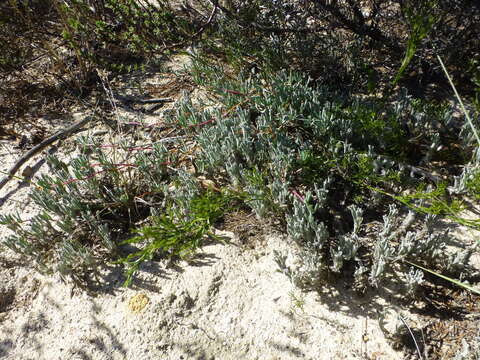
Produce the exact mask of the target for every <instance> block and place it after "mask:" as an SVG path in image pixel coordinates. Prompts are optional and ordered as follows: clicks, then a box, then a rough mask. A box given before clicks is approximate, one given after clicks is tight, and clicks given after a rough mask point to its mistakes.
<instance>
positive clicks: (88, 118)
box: [0, 116, 94, 190]
mask: <svg viewBox="0 0 480 360" xmlns="http://www.w3.org/2000/svg"><path fill="white" fill-rule="evenodd" d="M93 118H94V117H93V116H86V117H85V118H83V119H82V120H80V121H78V122H76V123H75V124H73V125H71V126H69V127H67V128H66V129H63V130H60V131H59V132H57V133H56V134H54V135H52V136H50V137H49V138H47V139H45V140H43V141H42V142H41V143H39V144H37V145H35V146H34V147H33V148H31V149H30V150H29V151H28V152H27V153H26V154H25V155H23V156H22V157H21V158H20V159H18V160H17V162H16V163H15V164H14V165H13V166H12V168H11V169H10V171H9V172H8V173H7V176H6V177H5V178H3V179H2V181H0V190H1V189H2V188H3V187H4V186H5V185H6V184H7V183H8V182H9V181H10V180H11V179H12V178H13V177H14V176H15V174H16V172H17V171H18V169H20V167H21V166H22V165H23V164H25V163H26V162H27V161H28V160H30V158H31V157H32V156H34V155H35V154H37V153H39V152H40V151H42V150H43V149H44V148H46V147H47V146H48V145H50V144H52V143H54V142H55V141H57V140H61V139H65V138H66V137H68V136H70V135H72V134H73V133H75V132H76V131H77V130H78V129H80V128H81V127H82V126H84V125H85V124H87V123H88V122H90V121H91V120H92V119H93Z"/></svg>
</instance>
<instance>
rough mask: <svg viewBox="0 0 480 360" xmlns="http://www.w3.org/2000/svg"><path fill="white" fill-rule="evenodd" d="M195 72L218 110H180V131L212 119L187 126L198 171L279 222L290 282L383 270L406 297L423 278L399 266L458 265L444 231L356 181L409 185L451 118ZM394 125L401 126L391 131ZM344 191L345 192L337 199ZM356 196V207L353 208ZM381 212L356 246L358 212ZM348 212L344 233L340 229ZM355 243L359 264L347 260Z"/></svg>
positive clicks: (284, 76) (410, 106) (267, 80)
mask: <svg viewBox="0 0 480 360" xmlns="http://www.w3.org/2000/svg"><path fill="white" fill-rule="evenodd" d="M195 66H197V67H196V68H195V73H196V74H197V75H196V76H198V77H199V78H200V82H201V83H203V84H207V83H208V85H209V87H211V88H213V89H214V91H216V92H217V94H218V95H219V96H220V102H221V104H222V105H223V107H222V108H221V109H218V110H215V111H212V112H209V113H205V112H197V115H192V112H191V111H190V110H189V111H190V112H189V114H188V116H189V117H190V120H189V122H190V123H191V124H203V123H205V121H207V120H208V119H213V121H210V122H209V123H208V125H205V126H199V127H196V129H198V130H197V131H196V139H197V140H198V143H199V145H200V147H201V153H200V156H199V157H198V158H197V160H196V163H197V165H198V168H199V169H201V171H203V172H205V173H206V174H212V175H213V174H218V173H220V174H222V176H224V178H225V180H227V181H229V182H230V183H231V184H232V185H233V186H234V187H235V188H237V189H240V190H242V191H244V192H245V193H246V194H247V204H248V205H249V206H250V207H251V208H252V209H253V210H254V211H255V213H256V214H257V215H258V216H259V217H268V216H269V215H272V214H275V217H277V218H278V216H279V215H281V216H282V217H284V219H285V225H286V231H287V233H288V235H289V236H290V238H291V239H292V240H294V241H295V242H296V244H297V245H299V247H300V250H299V252H298V258H299V259H300V260H299V261H298V263H299V264H300V265H299V266H297V267H296V268H288V267H287V265H286V263H285V261H282V256H283V255H281V254H278V256H277V261H278V262H279V264H283V266H284V268H283V271H285V273H288V274H290V277H291V278H292V280H294V281H295V282H296V283H310V284H311V283H315V282H318V280H319V279H320V278H321V277H324V276H325V274H326V273H327V272H336V273H341V272H342V271H343V269H344V268H345V266H346V265H347V264H348V263H350V264H352V263H353V264H354V266H355V269H356V270H355V274H354V277H355V281H356V282H358V283H365V281H368V282H369V283H370V285H374V286H380V284H381V282H382V280H383V279H384V278H385V277H387V276H390V275H391V274H392V273H403V275H402V276H401V277H403V280H404V282H405V286H406V289H407V290H408V291H409V292H411V293H412V294H413V293H414V292H415V288H416V287H417V285H418V284H420V283H421V282H422V276H421V274H420V273H419V272H418V271H413V272H412V271H410V270H409V269H410V268H407V266H405V263H404V261H405V260H408V261H413V262H415V261H419V262H422V263H424V264H425V263H428V264H430V266H433V267H438V266H440V267H441V268H443V269H450V270H451V269H454V268H456V269H457V270H458V269H460V267H458V266H457V265H458V264H459V262H460V260H459V259H460V258H462V259H464V260H466V259H468V254H467V253H466V252H465V253H463V254H462V255H461V256H460V255H458V256H456V257H455V256H451V255H448V256H447V255H446V254H445V253H444V246H445V245H444V244H445V242H446V240H447V238H448V234H447V233H438V232H436V231H434V229H433V227H432V226H431V223H432V221H433V219H431V216H427V218H426V219H425V218H424V215H421V216H420V215H415V214H414V213H413V212H411V211H410V212H406V211H405V209H401V208H398V207H397V206H396V205H394V204H393V203H392V201H391V200H392V198H388V197H387V198H386V197H385V196H381V195H380V196H379V194H381V192H380V193H379V192H377V191H372V190H371V188H369V187H368V186H366V187H364V186H363V185H364V184H367V185H370V184H371V185H373V186H374V187H379V188H380V189H383V188H386V189H387V191H388V192H391V191H392V188H393V189H395V188H396V189H399V190H401V189H402V188H403V189H405V188H408V186H409V185H408V184H413V185H415V184H417V185H420V184H421V182H420V181H419V180H418V178H417V176H418V173H415V171H413V170H412V169H414V167H412V166H411V165H410V164H412V165H414V166H419V165H427V164H429V162H430V160H431V159H432V157H433V156H434V155H436V154H437V152H438V148H439V146H438V144H439V141H440V138H439V136H438V129H439V128H446V127H448V126H450V125H451V122H452V115H451V112H448V111H446V110H445V109H444V108H441V107H429V106H427V105H425V104H423V103H421V102H418V101H414V100H413V99H411V98H410V97H408V96H405V95H404V96H403V97H401V101H399V102H398V103H397V104H396V105H394V106H391V107H387V108H386V107H385V104H383V105H382V106H383V107H377V105H375V104H371V103H370V104H367V105H366V104H364V103H362V102H361V101H360V100H355V99H348V98H346V97H339V96H336V95H335V94H334V93H331V92H329V91H327V90H326V89H325V88H322V87H318V86H314V85H313V84H312V83H311V82H310V81H308V80H305V79H303V78H302V77H301V76H299V75H298V74H295V73H287V72H283V73H277V74H262V75H259V76H258V77H255V76H252V77H250V78H248V79H239V80H238V81H230V80H227V79H226V77H225V76H223V73H224V72H223V71H221V69H220V68H216V70H212V68H210V67H208V66H207V65H205V64H200V65H199V64H196V65H195ZM202 69H205V70H204V71H201V70H202ZM205 74H209V75H208V76H207V75H205ZM207 78H208V80H207ZM225 110H228V112H227V113H226V114H225ZM406 113H408V114H409V115H408V116H406V117H405V114H406ZM440 115H441V116H440ZM195 116H196V117H197V118H196V120H195V119H194V118H195ZM412 119H413V120H412ZM405 127H406V128H408V131H404V130H402V129H403V128H405ZM409 136H410V137H412V139H410V138H409ZM418 139H421V141H423V142H426V143H428V144H430V145H429V146H427V147H424V148H425V150H424V152H423V153H421V154H415V160H413V159H410V158H408V156H409V154H411V153H413V152H409V151H408V146H411V145H410V144H412V143H413V142H414V141H417V140H418ZM413 161H416V162H413ZM402 179H404V180H406V181H405V183H402V182H401V181H402ZM423 181H425V180H423ZM344 189H348V190H344ZM344 191H349V194H350V195H349V198H347V199H346V200H344V201H345V202H344V203H342V204H340V203H339V200H338V199H339V198H340V199H341V198H342V196H343V193H344ZM355 195H358V196H360V198H363V199H365V200H366V203H362V204H359V203H357V204H355V203H353V201H352V198H353V197H354V196H355ZM385 205H388V209H389V211H388V212H387V214H386V215H385V216H384V219H383V228H382V230H381V231H380V232H379V233H378V235H377V236H376V237H374V238H368V239H366V238H365V235H364V229H365V225H366V224H365V221H364V218H363V213H364V210H366V209H374V208H375V207H378V206H385ZM423 205H424V206H426V205H427V204H423ZM332 207H336V208H337V209H336V210H335V211H332ZM348 216H349V217H350V219H353V226H352V228H349V227H348V226H346V224H345V222H346V221H345V219H347V218H348ZM422 221H424V226H423V228H421V226H420V225H419V224H420V223H421V222H422ZM365 244H369V245H368V246H367V248H365ZM361 248H362V253H364V254H365V252H366V253H367V254H368V256H369V257H370V259H369V260H368V261H365V258H364V257H363V258H362V257H360V256H358V252H359V250H360V249H361ZM454 264H457V265H454Z"/></svg>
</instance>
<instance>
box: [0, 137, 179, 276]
mask: <svg viewBox="0 0 480 360" xmlns="http://www.w3.org/2000/svg"><path fill="white" fill-rule="evenodd" d="M79 144H80V148H81V154H80V155H78V156H77V157H75V158H73V159H72V160H71V161H69V162H64V161H61V160H60V159H58V158H57V157H54V156H50V157H49V158H48V159H47V163H48V165H49V167H50V174H49V175H46V174H44V175H42V176H41V177H40V179H39V180H38V182H37V184H36V188H35V189H34V190H33V191H32V192H31V193H30V198H31V199H32V200H33V202H34V203H35V204H36V205H37V206H38V208H39V213H38V214H37V215H35V216H33V217H32V218H31V219H29V220H22V219H21V218H20V216H19V215H18V214H9V215H0V222H1V223H2V224H3V225H6V226H7V227H8V228H9V229H10V230H11V231H12V233H11V235H9V236H7V237H6V238H5V239H3V241H2V242H3V244H4V245H6V246H7V247H9V248H11V249H13V250H14V251H16V252H18V253H20V254H22V255H24V256H26V257H27V258H29V259H31V260H33V261H34V264H36V265H37V267H38V268H39V270H41V271H44V272H47V273H59V274H60V275H61V277H62V278H64V279H67V278H69V279H72V280H73V281H75V282H77V283H82V282H84V281H86V280H90V279H91V276H92V274H95V272H96V270H98V268H99V267H101V266H102V265H103V264H104V263H105V261H106V260H107V259H112V258H114V257H115V254H116V251H117V247H118V243H117V239H116V236H117V234H118V232H119V231H125V230H128V228H129V227H130V226H131V224H133V223H134V222H135V221H137V220H139V219H143V218H145V217H147V216H148V214H149V209H148V207H147V206H146V204H147V203H149V201H157V202H158V201H160V202H161V201H162V198H163V195H162V193H163V192H162V189H163V188H162V186H161V185H162V184H164V183H165V180H166V179H167V177H168V171H167V167H166V165H165V164H166V161H167V160H168V159H169V157H170V156H171V155H170V154H169V152H168V151H167V149H166V148H165V147H164V146H163V145H162V144H154V145H153V146H152V147H150V150H149V151H132V150H131V149H129V148H128V144H122V143H121V142H120V143H119V144H116V145H115V146H117V147H118V148H117V149H115V150H113V151H107V150H105V149H103V148H102V147H101V146H100V144H99V143H98V142H96V141H95V140H94V139H90V138H84V139H81V140H80V141H79Z"/></svg>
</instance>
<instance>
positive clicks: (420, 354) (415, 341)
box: [398, 314, 423, 360]
mask: <svg viewBox="0 0 480 360" xmlns="http://www.w3.org/2000/svg"><path fill="white" fill-rule="evenodd" d="M398 318H399V319H400V320H402V322H403V325H405V326H406V327H407V329H408V332H409V333H410V336H411V337H412V339H413V342H414V343H415V348H416V349H417V353H418V358H419V359H420V360H422V359H423V356H422V353H421V352H420V347H419V346H418V344H417V340H416V339H415V336H414V335H413V332H412V330H411V329H410V326H408V324H407V322H406V321H405V320H404V319H403V317H402V316H401V315H400V314H399V315H398Z"/></svg>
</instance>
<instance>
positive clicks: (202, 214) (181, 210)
mask: <svg viewBox="0 0 480 360" xmlns="http://www.w3.org/2000/svg"><path fill="white" fill-rule="evenodd" d="M231 201H232V198H230V197H229V196H226V195H225V194H222V193H218V192H212V191H207V192H205V193H203V194H201V195H197V196H195V197H194V198H192V199H191V200H190V201H189V202H188V203H187V204H182V206H181V207H175V206H174V204H171V206H169V207H168V208H167V210H165V212H164V213H163V214H160V215H157V216H153V217H152V218H151V219H150V222H151V224H150V225H147V226H142V227H140V228H136V229H133V230H132V232H133V233H134V234H136V235H135V236H133V237H131V238H130V239H128V240H126V241H125V242H124V244H130V245H133V244H134V245H138V246H140V247H141V249H140V250H139V251H136V252H134V253H131V254H129V255H127V256H125V257H123V258H122V259H121V260H119V261H118V262H119V263H121V264H124V265H126V267H127V269H126V274H127V280H126V281H125V286H129V285H130V284H131V282H132V279H133V276H134V275H135V273H136V272H137V271H138V269H139V266H140V265H141V264H142V263H143V262H144V261H146V260H152V259H153V258H154V257H155V256H167V257H176V256H180V257H183V256H186V255H187V254H190V253H191V252H192V251H194V250H195V249H197V248H198V247H199V246H200V245H201V244H202V241H203V240H204V239H205V237H208V236H209V237H213V238H215V235H214V233H213V232H212V225H213V224H214V223H215V221H217V220H218V219H219V218H221V217H222V216H223V215H224V214H225V212H227V211H228V210H229V208H230V207H231V204H230V203H231Z"/></svg>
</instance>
